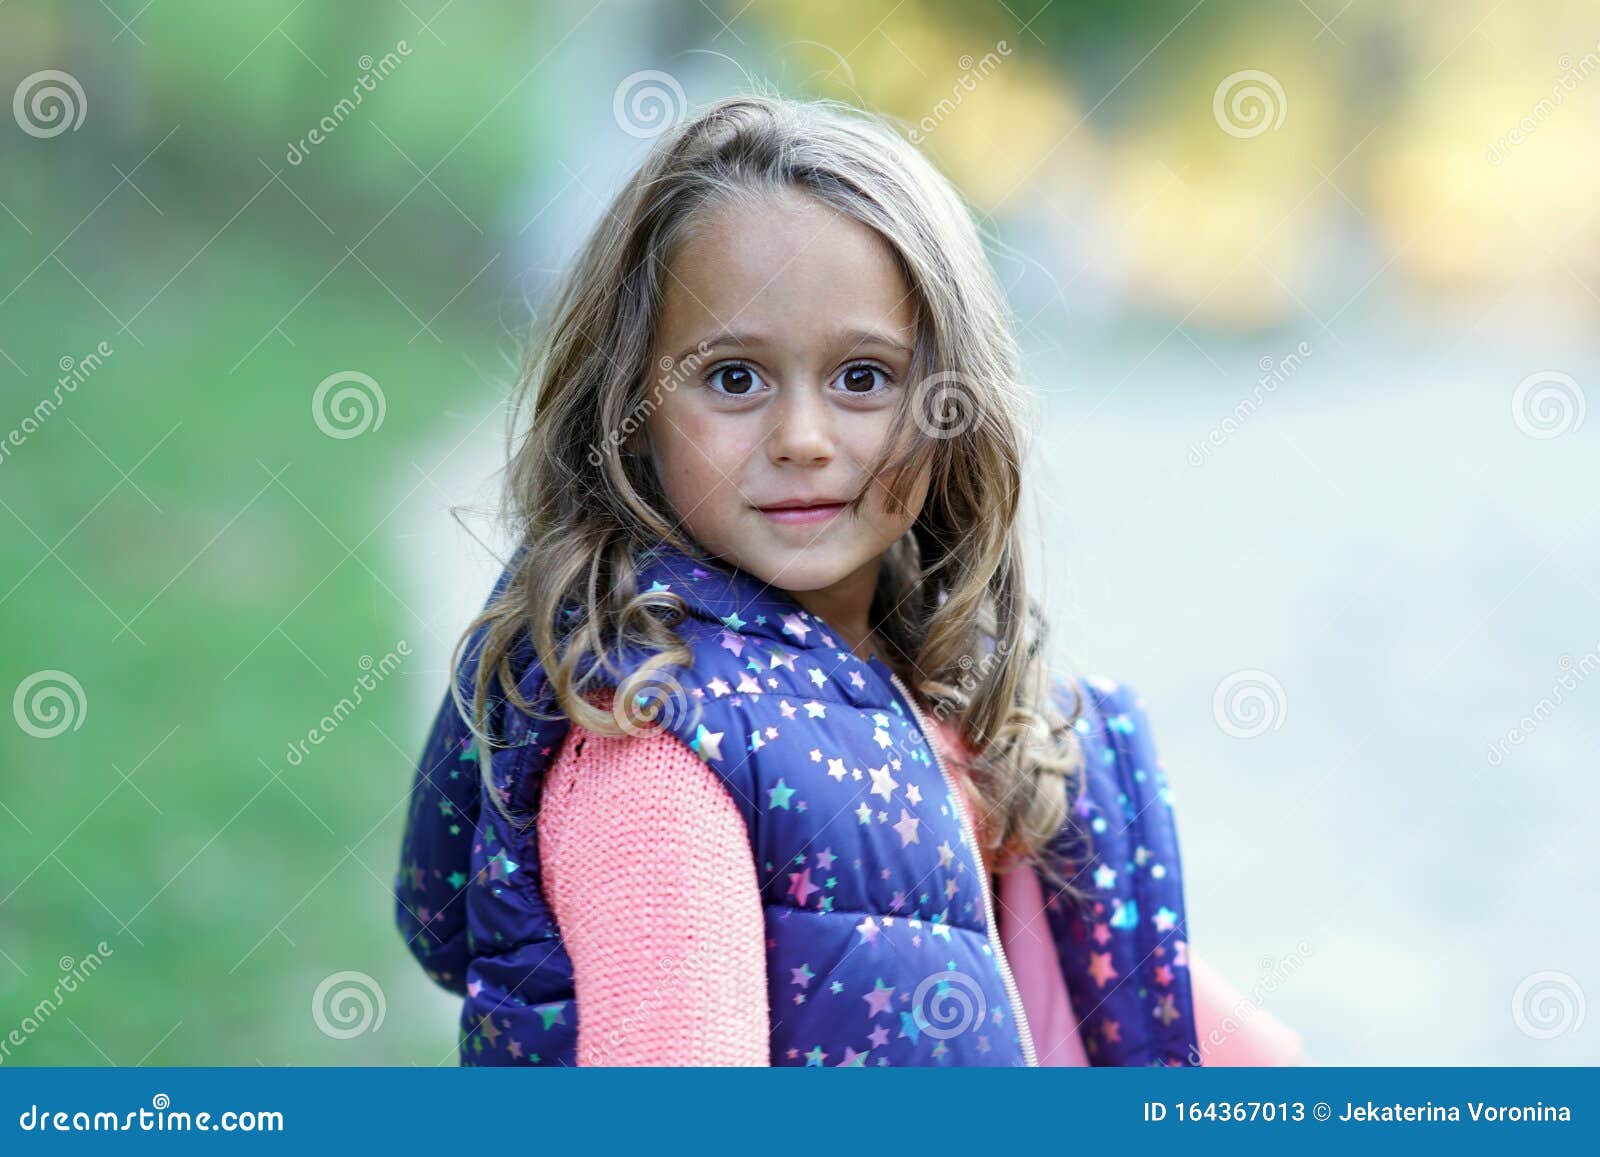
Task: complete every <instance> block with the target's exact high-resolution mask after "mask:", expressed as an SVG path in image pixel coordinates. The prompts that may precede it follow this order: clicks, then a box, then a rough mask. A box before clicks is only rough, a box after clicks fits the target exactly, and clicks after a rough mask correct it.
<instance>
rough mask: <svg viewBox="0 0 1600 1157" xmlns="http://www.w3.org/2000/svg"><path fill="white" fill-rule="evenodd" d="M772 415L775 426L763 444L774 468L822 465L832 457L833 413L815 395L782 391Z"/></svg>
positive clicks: (801, 389)
mask: <svg viewBox="0 0 1600 1157" xmlns="http://www.w3.org/2000/svg"><path fill="white" fill-rule="evenodd" d="M772 413H773V415H774V417H775V420H776V422H777V425H776V427H775V428H774V429H773V431H772V433H771V436H770V437H769V438H768V440H767V452H768V454H769V455H770V457H771V459H772V461H773V463H774V464H788V465H796V466H810V465H822V464H825V463H827V462H831V461H832V460H833V457H834V452H835V451H834V443H833V418H834V416H833V412H832V407H831V406H829V405H828V402H827V399H826V398H823V397H822V396H821V394H820V392H819V391H817V390H813V389H809V388H806V387H801V388H799V389H790V390H787V391H784V392H783V393H782V395H781V396H780V397H779V398H778V404H777V405H776V406H774V407H773V410H772Z"/></svg>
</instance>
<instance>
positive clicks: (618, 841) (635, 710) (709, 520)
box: [396, 96, 1298, 1066]
mask: <svg viewBox="0 0 1600 1157" xmlns="http://www.w3.org/2000/svg"><path fill="white" fill-rule="evenodd" d="M1017 361H1018V358H1017V352H1016V349H1015V347H1014V345H1013V342H1012V338H1011V336H1010V333H1009V329H1008V326H1007V323H1006V315H1005V311H1004V307H1003V302H1002V298H1001V295H1000V293H999V291H998V289H997V286H996V284H995V282H994V279H993V276H992V272H991V270H990V268H989V266H988V264H987V261H986V259H985V256H984V252H983V248H982V244H981V242H980V239H979V236H978V234H977V231H976V229H975V228H974V226H973V224H972V221H971V218H970V217H969V215H968V213H967V211H966V210H965V208H964V207H963V205H962V203H961V201H960V199H959V197H958V196H957V195H956V193H955V192H954V190H953V189H952V188H951V187H950V186H949V184H948V183H947V182H946V181H945V180H944V179H943V178H942V177H941V176H940V175H939V174H938V173H937V172H936V171H935V170H934V169H933V168H932V166H931V165H930V164H929V163H928V162H927V161H926V160H925V159H924V158H923V157H922V156H921V155H920V154H919V153H918V152H917V151H916V150H915V149H914V148H912V147H911V146H909V145H908V144H906V143H905V142H904V141H903V140H902V139H901V138H900V137H899V136H898V135H896V134H895V133H894V132H893V131H892V130H891V129H889V128H888V127H887V126H885V125H884V124H883V123H882V122H879V121H877V120H875V119H873V118H870V117H867V116H864V115H861V114H858V113H854V112H852V111H851V110H848V109H846V108H844V107H842V106H838V105H836V104H833V103H829V102H816V103H799V102H791V101H786V100H781V99H776V98H769V97H764V96H740V97H735V98H731V99H728V100H725V101H722V102H720V103H717V104H715V105H713V106H711V107H710V108H709V109H707V110H706V111H705V112H704V113H703V114H702V115H700V116H699V117H698V118H696V119H694V120H692V121H691V122H689V123H686V124H685V125H683V126H682V127H681V128H679V129H678V130H677V131H675V132H673V133H672V134H670V135H669V136H667V137H665V138H663V139H662V140H661V142H660V143H659V144H658V145H657V147H656V148H655V149H654V150H653V151H652V153H651V155H650V156H649V157H648V159H647V160H646V161H645V162H644V164H643V166H642V168H641V170H640V171H639V172H638V173H637V174H636V175H635V177H634V179H633V180H632V181H630V182H629V183H628V184H627V186H626V187H625V188H624V189H623V190H622V192H621V193H620V194H619V195H618V196H617V198H616V199H615V201H614V202H613V203H612V204H611V206H610V207H609V208H608V209H607V211H606V213H605V215H604V216H603V217H602V219H601V221H600V223H599V225H598V226H597V227H596V229H595V231H594V233H593V235H592V236H591V237H590V238H589V240H588V242H587V244H586V245H585V246H584V249H583V251H582V253H581V254H580V255H579V257H578V260H577V263H576V266H575V268H574V270H573V271H572V273H571V276H570V279H569V280H568V281H567V283H566V284H565V286H564V287H563V290H562V292H561V294H560V296H559V298H558V301H557V306H556V310H555V315H554V318H553V321H552V323H551V325H550V327H549V331H548V333H547V335H546V337H545V341H544V345H543V347H542V348H541V350H540V353H539V356H537V357H536V358H534V359H533V360H532V361H531V363H530V366H529V368H528V370H527V372H526V373H525V375H524V381H523V388H524V391H525V396H530V395H531V397H532V398H533V399H534V406H533V414H532V420H531V423H530V424H529V427H528V429H527V432H526V435H525V436H524V437H523V438H522V440H521V442H520V444H519V445H518V446H517V448H516V451H515V454H514V456H513V459H512V461H511V463H510V468H509V469H510V473H509V482H508V495H509V502H508V506H509V508H510V511H511V515H512V518H513V520H514V531H515V534H516V539H517V541H518V542H519V544H520V545H519V547H518V549H517V551H516V553H515V555H514V557H513V558H512V560H511V561H510V563H509V565H508V566H507V567H506V569H505V572H504V574H503V575H502V576H501V579H500V581H499V583H498V584H497V585H496V588H495V590H494V592H493V594H492V595H491V597H490V600H489V602H488V605H487V606H486V607H485V609H484V612H483V613H482V614H481V615H480V616H479V617H478V618H477V620H475V621H474V622H473V623H472V624H471V626H470V627H469V628H468V630H467V632H466V634H465V636H464V646H463V648H462V651H461V655H460V656H459V658H458V662H457V678H456V680H455V686H454V687H453V688H452V692H451V695H449V696H447V697H446V699H445V701H444V703H443V705H442V706H441V708H440V711H439V714H438V718H437V720H436V721H435V724H434V728H433V733H432V735H431V736H430V738H429V740H428V743H427V747H426V750H425V752H424V754H423V758H422V761H421V764H420V766H419V768H418V773H417V778H416V783H415V786H414V788H413V795H412V806H411V813H410V820H409V824H408V827H407V830H406V835H405V844H404V848H403V853H402V861H401V871H400V876H399V879H398V881H397V884H396V891H397V898H398V909H397V914H398V919H399V923H400V927H401V930H402V932H403V934H404V935H405V936H406V939H407V943H408V945H409V946H410V948H411V950H412V952H413V953H414V954H415V955H416V957H417V958H418V960H420V961H421V962H422V964H423V966H424V967H425V968H426V969H427V970H428V974H429V975H430V976H432V977H433V979H434V980H436V981H437V982H439V983H440V984H441V985H443V986H445V987H446V988H448V989H450V990H451V991H453V992H456V993H459V994H462V995H463V996H465V998H466V1001H465V1006H464V1009H463V1013H462V1020H461V1036H460V1045H461V1060H462V1063H463V1064H469V1065H491V1064H502V1065H503V1064H535V1065H539V1064H543V1065H553V1064H565V1065H570V1064H671V1065H684V1064H727V1065H765V1064H773V1065H824V1064H826V1065H880V1066H881V1065H934V1064H940V1065H1035V1064H1038V1065H1071V1064H1102V1065H1133V1064H1168V1065H1193V1064H1200V1063H1218V1062H1223V1063H1228V1062H1232V1063H1273V1062H1277V1061H1284V1060H1288V1059H1289V1058H1290V1057H1291V1056H1292V1055H1293V1054H1294V1053H1295V1052H1296V1050H1297V1043H1298V1042H1297V1040H1296V1038H1295V1037H1294V1035H1293V1034H1292V1033H1289V1032H1288V1031H1287V1030H1285V1029H1283V1028H1282V1026H1281V1025H1277V1024H1276V1022H1274V1021H1271V1020H1270V1018H1268V1017H1267V1016H1266V1014H1264V1013H1259V1012H1257V1013H1255V1015H1253V1016H1249V1015H1246V1016H1244V1017H1243V1018H1242V1020H1241V1023H1240V1024H1239V1025H1238V1026H1237V1027H1234V1028H1230V1029H1229V1030H1228V1031H1227V1032H1223V1033H1217V1032H1208V1029H1209V1028H1210V1027H1211V1025H1213V1024H1216V1023H1218V1022H1219V1021H1220V1020H1221V1016H1222V1013H1223V1011H1225V1009H1226V1006H1227V1004H1228V1003H1229V1001H1230V997H1231V996H1233V995H1235V994H1232V993H1231V991H1230V990H1227V989H1226V987H1225V986H1223V985H1220V984H1215V983H1212V982H1211V981H1210V980H1207V977H1208V975H1209V974H1207V973H1205V972H1204V971H1202V970H1201V969H1199V968H1198V962H1197V961H1195V960H1194V959H1193V958H1192V956H1191V955H1190V954H1189V953H1188V951H1187V932H1186V925H1185V918H1184V901H1183V889H1182V880H1181V870H1180V863H1179V857H1178V846H1177V841H1176V836H1175V833H1174V830H1173V823H1172V816H1171V811H1170V806H1169V799H1168V792H1167V787H1166V779H1165V776H1164V774H1163V771H1162V769H1161V765H1160V763H1159V762H1158V760H1157V758H1156V755H1155V752H1154V749H1153V747H1152V746H1151V741H1150V737H1149V733H1148V730H1147V726H1146V722H1145V717H1144V712H1143V710H1142V707H1141V705H1140V702H1139V700H1138V698H1137V697H1136V696H1135V695H1134V694H1133V693H1132V692H1131V691H1129V690H1128V688H1126V687H1125V686H1119V685H1117V684H1115V683H1111V682H1107V681H1102V680H1088V681H1084V682H1079V681H1075V680H1070V679H1067V678H1064V677H1061V676H1056V675H1052V674H1051V673H1050V672H1049V671H1048V670H1047V669H1046V667H1045V665H1044V658H1043V650H1042V648H1043V635H1044V629H1043V623H1042V621H1041V619H1040V617H1039V615H1038V613H1037V610H1036V609H1035V608H1034V606H1033V604H1032V603H1031V602H1030V601H1029V598H1028V594H1027V586H1026V582H1025V577H1024V574H1023V567H1022V553H1021V549H1020V545H1021V544H1020V543H1019V540H1018V533H1017V528H1016V517H1017V510H1018V503H1019V491H1020V485H1021V479H1022V433H1023V432H1022V428H1021V418H1020V412H1021V410H1020V402H1021V396H1020V394H1019V390H1018V387H1017V385H1016V382H1017V377H1018V374H1017ZM1203 980H1205V981H1206V984H1205V985H1202V981H1203ZM1218 1036H1220V1037H1221V1040H1220V1041H1215V1040H1208V1037H1218Z"/></svg>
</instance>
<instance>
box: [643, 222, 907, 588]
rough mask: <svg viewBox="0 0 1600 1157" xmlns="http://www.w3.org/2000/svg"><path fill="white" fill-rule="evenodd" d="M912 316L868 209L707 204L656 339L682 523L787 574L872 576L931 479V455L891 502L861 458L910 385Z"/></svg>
mask: <svg viewBox="0 0 1600 1157" xmlns="http://www.w3.org/2000/svg"><path fill="white" fill-rule="evenodd" d="M914 327H915V312H914V307H913V305H912V299H911V294H910V290H909V288H908V287H907V285H906V283H905V280H904V278H903V277H902V276H901V275H900V271H899V269H898V268H897V267H896V265H895V262H894V259H893V257H892V256H891V250H890V249H889V247H888V245H887V243H886V242H884V241H883V239H882V238H880V237H879V236H878V235H877V234H876V233H874V232H873V231H872V230H871V229H869V228H867V227H866V226H865V225H862V224H860V223H859V222H857V221H855V220H853V219H851V218H849V217H846V216H844V215H842V214H840V213H838V212H837V211H835V210H833V209H831V208H829V207H827V206H825V205H823V204H821V203H820V202H818V201H815V200H813V199H811V198H809V197H806V196H804V195H802V194H799V193H793V192H785V193H783V194H780V195H779V196H778V197H776V198H775V199H772V200H769V201H767V202H765V203H763V205H762V206H761V207H759V208H750V207H742V208H734V207H730V208H725V209H721V210H717V211H715V212H712V213H710V214H708V215H707V216H706V217H705V218H703V219H702V221H701V222H700V227H699V228H698V229H697V230H696V231H695V235H694V236H693V237H692V238H691V239H689V240H687V241H686V242H685V243H684V244H683V246H682V247H681V249H680V251H679V253H678V254H677V255H676V260H675V261H674V263H673V265H672V268H671V274H670V276H669V277H668V280H667V286H666V293H665V297H664V301H663V304H662V308H661V314H660V317H659V319H658V324H657V327H656V341H655V346H654V348H653V349H652V354H651V368H652V372H654V373H659V378H658V379H657V383H663V382H664V383H665V384H664V385H662V386H661V388H660V389H659V395H660V404H659V405H658V406H657V408H656V409H655V410H654V411H652V412H651V413H650V415H649V417H648V418H647V419H646V423H645V433H646V435H647V436H648V439H649V443H650V450H651V453H652V456H653V457H654V460H655V466H656V471H657V473H658V475H659V477H660V479H661V484H662V486H663V488H664V490H665V492H666V495H667V499H668V501H670V502H671V504H672V507H673V511H674V513H675V514H676V516H677V518H678V519H680V520H681V522H682V525H683V527H684V528H685V529H686V530H687V532H688V534H689V536H690V537H692V538H693V539H694V540H695V541H696V542H698V543H699V544H700V545H701V546H702V547H704V548H705V549H706V550H707V551H709V552H711V553H712V554H714V555H717V556H719V557H721V558H723V559H725V560H726V561H728V562H731V563H733V564H734V565H735V566H737V567H739V568H740V569H742V570H744V571H747V572H748V573H750V574H753V575H755V576H756V577H757V578H759V579H761V580H762V581H764V582H767V583H771V584H772V585H773V586H775V587H777V588H779V589H782V590H786V591H791V592H827V591H829V590H830V588H834V587H836V586H837V585H838V584H841V583H845V582H846V581H847V580H853V581H850V583H849V586H850V588H851V589H855V590H859V589H861V588H863V587H864V588H865V589H866V590H868V591H870V590H871V584H872V583H873V582H875V580H876V577H877V568H878V561H879V558H880V556H881V555H882V554H883V552H884V551H885V550H886V549H887V548H888V547H889V546H890V545H891V544H893V543H894V542H895V541H896V540H898V539H899V538H900V537H901V536H902V535H903V534H905V532H906V531H907V530H908V529H909V528H910V526H911V524H912V523H913V522H914V521H915V520H916V517H917V514H918V513H919V512H920V511H921V509H922V504H923V502H924V500H925V499H926V497H927V489H928V480H927V476H926V471H924V472H923V474H922V476H921V477H919V478H918V479H917V480H916V484H915V485H914V486H913V487H912V488H911V492H910V494H909V495H908V503H907V506H906V508H905V509H903V510H895V509H893V504H892V503H891V502H890V500H889V493H888V489H887V487H888V486H889V485H891V484H892V483H893V481H894V479H893V478H875V477H873V476H872V474H871V473H870V472H869V469H870V467H871V465H872V464H873V463H874V462H875V461H876V460H877V457H878V455H879V453H880V451H882V450H883V449H884V447H885V446H886V444H887V441H888V438H889V435H890V432H891V425H892V422H893V418H894V412H895V409H896V406H897V404H898V403H899V401H900V399H901V396H902V394H903V392H904V391H905V390H906V389H907V388H909V386H908V383H907V381H906V378H907V375H908V373H909V370H910V363H911V354H912V348H911V347H912V342H913V337H914V333H915V329H914ZM702 343H704V346H703V349H704V352H703V353H702V352H701V349H702ZM667 359H670V363H671V364H668V361H667ZM657 392H658V391H657V390H655V389H654V388H651V389H647V391H646V394H647V397H654V396H656V394H657ZM862 495H865V499H864V501H863V502H862V503H861V504H860V506H859V507H858V508H857V509H856V510H854V511H852V510H850V509H848V504H849V503H851V502H853V501H854V500H855V499H856V498H857V497H858V496H862Z"/></svg>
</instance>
